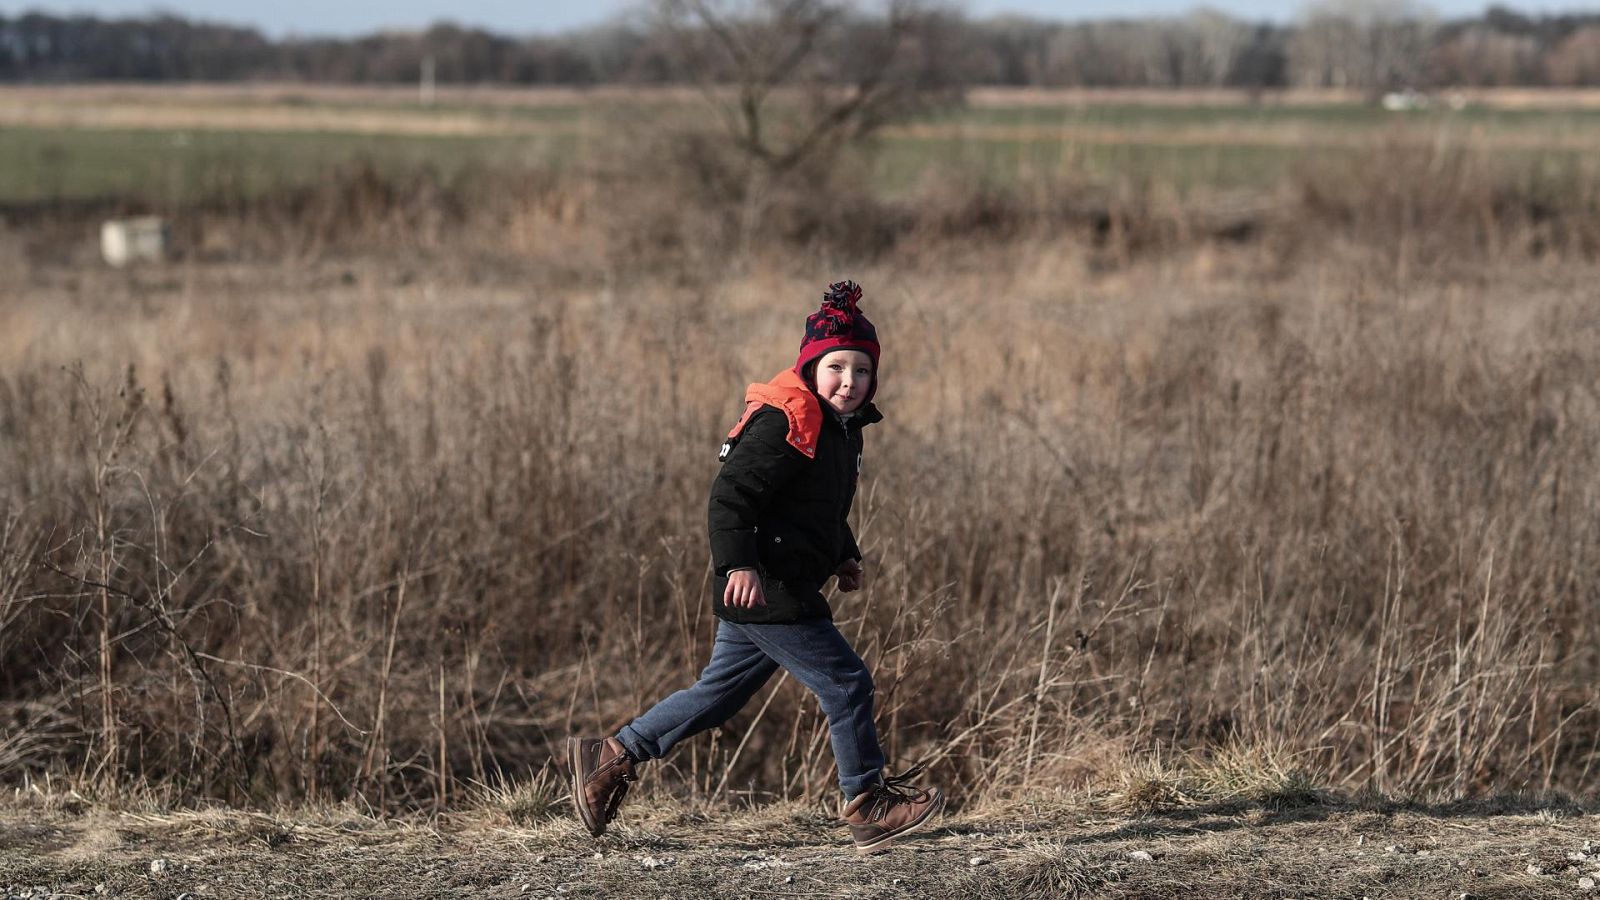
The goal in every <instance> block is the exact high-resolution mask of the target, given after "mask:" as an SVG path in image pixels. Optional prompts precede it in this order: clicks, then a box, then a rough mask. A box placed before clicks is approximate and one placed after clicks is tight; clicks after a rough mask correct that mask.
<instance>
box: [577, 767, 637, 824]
mask: <svg viewBox="0 0 1600 900" xmlns="http://www.w3.org/2000/svg"><path fill="white" fill-rule="evenodd" d="M611 769H616V770H617V773H616V778H617V783H616V784H615V785H614V786H613V787H612V788H611V790H610V791H608V792H607V794H606V813H605V815H606V819H607V820H610V819H612V818H614V817H615V816H616V814H617V809H618V808H619V807H621V806H622V798H624V797H626V796H628V785H629V784H631V783H633V782H635V781H638V780H639V776H638V774H637V773H635V772H634V768H633V757H631V756H629V755H628V754H627V753H626V752H623V753H618V754H617V755H616V756H613V757H611V758H610V759H608V760H606V761H605V762H603V763H601V764H600V765H598V766H596V767H595V770H594V771H593V772H591V773H589V780H591V781H593V780H595V779H597V778H599V777H601V776H602V775H604V774H605V773H606V772H608V771H610V770H611Z"/></svg>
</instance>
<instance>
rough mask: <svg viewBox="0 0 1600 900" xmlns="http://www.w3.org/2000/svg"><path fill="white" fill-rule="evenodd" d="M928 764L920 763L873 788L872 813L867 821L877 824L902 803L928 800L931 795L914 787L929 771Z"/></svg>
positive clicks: (885, 779) (887, 778) (889, 777)
mask: <svg viewBox="0 0 1600 900" xmlns="http://www.w3.org/2000/svg"><path fill="white" fill-rule="evenodd" d="M927 769H928V764H927V763H925V762H919V763H917V764H916V765H914V766H912V767H911V768H909V769H907V770H905V771H904V772H901V773H900V774H899V775H891V776H888V777H886V778H884V779H883V781H881V782H879V783H878V784H876V785H873V787H872V795H873V796H872V811H871V812H870V813H868V814H867V821H869V822H877V821H879V820H881V819H882V818H883V817H884V816H886V815H888V814H889V810H891V809H893V808H895V807H896V806H898V805H900V804H902V803H921V802H923V801H925V800H927V799H928V797H929V796H930V795H929V793H928V792H927V791H925V790H923V789H922V788H919V787H914V786H913V785H912V784H911V782H912V781H915V780H916V779H917V778H918V777H920V776H921V775H922V773H923V772H925V771H927Z"/></svg>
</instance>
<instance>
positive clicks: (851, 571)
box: [833, 559, 867, 594]
mask: <svg viewBox="0 0 1600 900" xmlns="http://www.w3.org/2000/svg"><path fill="white" fill-rule="evenodd" d="M833 574H835V575H837V576H838V577H839V590H840V591H842V592H844V593H846V594H848V593H850V592H851V591H859V590H861V587H862V586H863V585H865V584H866V583H867V573H866V572H865V571H864V570H863V569H862V568H861V561H860V560H858V559H847V560H845V561H844V562H842V563H839V568H838V569H836V570H835V571H834V573H833Z"/></svg>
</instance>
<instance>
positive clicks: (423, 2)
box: [0, 0, 1600, 37]
mask: <svg viewBox="0 0 1600 900" xmlns="http://www.w3.org/2000/svg"><path fill="white" fill-rule="evenodd" d="M958 5H959V6H960V7H961V8H964V9H965V10H966V11H967V12H968V14H969V15H972V16H975V17H980V18H981V17H987V16H990V15H995V14H998V13H1007V12H1016V13H1024V14H1027V15H1032V16H1039V17H1042V18H1051V19H1092V18H1101V17H1105V16H1111V15H1119V16H1135V17H1137V16H1150V15H1174V14H1180V13H1183V12H1186V11H1188V10H1190V9H1193V8H1194V7H1195V6H1197V5H1199V4H1197V3H1195V2H1192V0H969V2H967V3H964V4H958ZM1207 5H1209V6H1211V7H1213V8H1216V9H1221V10H1223V11H1225V12H1229V13H1232V14H1234V15H1236V16H1240V17H1243V18H1248V19H1269V20H1272V21H1278V22H1282V21H1287V20H1290V19H1292V18H1294V15H1295V13H1296V12H1297V11H1298V10H1300V9H1301V8H1303V6H1304V4H1303V3H1301V2H1298V0H1290V2H1271V0H1211V2H1210V3H1209V4H1207ZM1428 5H1429V6H1430V7H1431V8H1432V9H1434V10H1436V11H1437V12H1438V13H1439V14H1441V15H1444V16H1461V15H1475V14H1477V13H1480V12H1482V11H1483V10H1484V8H1485V7H1486V6H1487V5H1488V4H1487V3H1486V2H1484V0H1433V2H1431V3H1429V4H1428ZM1502 5H1504V6H1508V7H1511V8H1513V9H1518V10H1522V11H1525V12H1555V11H1574V10H1595V11H1600V0H1597V2H1590V3H1575V2H1560V0H1557V2H1539V0H1531V2H1530V0H1504V2H1502ZM631 8H635V7H634V4H633V3H632V0H457V2H448V0H388V2H385V3H381V4H379V3H339V2H331V3H330V2H328V0H268V2H261V0H249V2H246V0H165V2H160V3H152V2H150V0H67V2H55V0H43V2H34V3H10V2H4V0H0V14H5V15H16V14H17V13H20V12H22V11H24V10H29V9H37V10H42V11H45V12H50V13H58V14H60V13H92V14H95V15H99V16H113V17H115V16H138V15H145V14H148V13H150V12H152V11H155V10H164V11H170V12H175V13H177V14H179V15H183V16H187V17H189V18H196V19H209V20H213V21H220V22H229V23H234V24H243V25H252V26H255V27H257V28H260V29H262V30H263V31H265V32H267V33H268V34H270V35H272V36H274V37H279V36H283V35H286V34H299V35H325V34H331V35H350V34H360V33H364V32H370V31H377V30H380V29H384V28H411V29H414V28H420V27H423V26H425V25H428V24H430V23H432V22H435V21H438V20H440V19H449V20H451V21H454V22H459V23H461V24H464V25H478V26H483V27H486V28H488V29H490V30H493V31H499V32H506V33H511V34H528V33H536V32H539V33H550V32H559V31H566V30H569V29H572V28H578V27H581V26H584V25H592V24H595V23H597V22H600V21H603V20H604V19H606V18H608V17H612V16H616V15H618V14H622V13H625V12H626V11H627V10H629V9H631Z"/></svg>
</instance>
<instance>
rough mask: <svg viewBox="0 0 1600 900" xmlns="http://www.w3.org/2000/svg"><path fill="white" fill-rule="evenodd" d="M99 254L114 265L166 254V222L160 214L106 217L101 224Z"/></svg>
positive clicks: (163, 256)
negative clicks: (133, 217)
mask: <svg viewBox="0 0 1600 900" xmlns="http://www.w3.org/2000/svg"><path fill="white" fill-rule="evenodd" d="M100 255H101V256H103V257H105V260H106V262H108V263H110V264H111V265H113V266H118V267H121V266H126V265H128V264H130V263H139V262H161V261H163V260H165V259H166V258H167V223H166V221H165V220H163V219H161V218H160V217H159V216H140V217H138V218H136V219H107V220H106V221H105V222H103V223H101V225H100Z"/></svg>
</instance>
